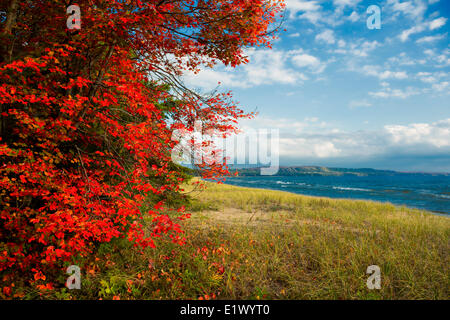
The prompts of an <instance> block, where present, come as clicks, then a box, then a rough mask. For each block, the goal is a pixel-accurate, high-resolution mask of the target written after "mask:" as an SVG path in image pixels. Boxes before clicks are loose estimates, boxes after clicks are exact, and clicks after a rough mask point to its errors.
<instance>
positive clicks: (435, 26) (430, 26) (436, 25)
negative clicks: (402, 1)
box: [399, 17, 447, 42]
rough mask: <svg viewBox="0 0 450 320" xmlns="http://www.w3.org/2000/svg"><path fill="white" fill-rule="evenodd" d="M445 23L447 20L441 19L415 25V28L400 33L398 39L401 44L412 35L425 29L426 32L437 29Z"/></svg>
mask: <svg viewBox="0 0 450 320" xmlns="http://www.w3.org/2000/svg"><path fill="white" fill-rule="evenodd" d="M446 21H447V18H443V17H441V18H437V19H434V20H432V21H426V22H422V23H417V24H416V25H415V26H413V27H411V28H409V29H406V30H403V31H402V33H400V35H399V38H400V40H401V41H402V42H405V41H407V40H408V39H409V37H410V36H411V35H413V34H416V33H420V32H423V31H425V30H427V29H428V30H435V29H439V28H440V27H442V26H443V25H445V23H446Z"/></svg>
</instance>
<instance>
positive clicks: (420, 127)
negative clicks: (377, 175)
mask: <svg viewBox="0 0 450 320" xmlns="http://www.w3.org/2000/svg"><path fill="white" fill-rule="evenodd" d="M384 129H385V130H386V132H387V133H388V135H389V137H390V139H391V142H392V143H393V144H396V145H423V144H425V145H429V146H433V147H437V148H443V147H449V146H450V119H446V120H441V121H438V122H434V123H431V124H428V123H413V124H410V125H407V126H404V125H387V126H385V127H384Z"/></svg>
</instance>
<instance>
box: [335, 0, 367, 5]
mask: <svg viewBox="0 0 450 320" xmlns="http://www.w3.org/2000/svg"><path fill="white" fill-rule="evenodd" d="M361 1H362V0H333V4H334V5H335V6H341V7H345V6H349V7H354V6H356V5H358V3H360V2H361Z"/></svg>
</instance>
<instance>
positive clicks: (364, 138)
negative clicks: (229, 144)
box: [243, 117, 450, 161]
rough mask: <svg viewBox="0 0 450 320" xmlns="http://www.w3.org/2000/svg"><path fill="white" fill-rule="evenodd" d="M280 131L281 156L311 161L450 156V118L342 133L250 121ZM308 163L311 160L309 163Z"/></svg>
mask: <svg viewBox="0 0 450 320" xmlns="http://www.w3.org/2000/svg"><path fill="white" fill-rule="evenodd" d="M250 128H251V129H253V130H257V129H278V130H279V136H280V141H279V151H280V157H281V158H282V159H283V158H290V159H296V160H297V161H301V160H304V159H311V160H312V161H314V160H318V159H338V158H354V159H357V158H370V157H378V156H382V155H386V156H389V157H393V156H394V157H395V155H397V154H402V155H404V154H412V155H417V154H434V153H436V152H439V153H441V154H442V152H444V153H445V152H446V153H447V154H448V155H450V118H449V119H445V120H441V121H436V122H432V123H411V124H407V125H397V124H392V125H385V126H384V127H382V128H380V129H378V130H375V131H367V130H359V131H342V130H340V129H338V128H334V127H332V126H331V125H330V124H328V123H324V122H322V121H319V120H318V119H317V120H316V121H308V119H307V118H305V119H304V120H303V121H292V120H290V119H285V118H282V119H277V118H270V119H269V118H259V117H257V118H256V119H253V120H246V122H245V128H243V129H244V132H246V131H248V130H249V129H250ZM306 161H308V160H306Z"/></svg>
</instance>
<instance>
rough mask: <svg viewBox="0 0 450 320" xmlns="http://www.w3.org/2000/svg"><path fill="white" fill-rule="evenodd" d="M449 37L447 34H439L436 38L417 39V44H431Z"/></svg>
mask: <svg viewBox="0 0 450 320" xmlns="http://www.w3.org/2000/svg"><path fill="white" fill-rule="evenodd" d="M446 37H447V34H438V35H435V36H426V37H422V38H420V39H417V40H416V42H417V43H430V42H433V41H437V40H442V39H444V38H446Z"/></svg>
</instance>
